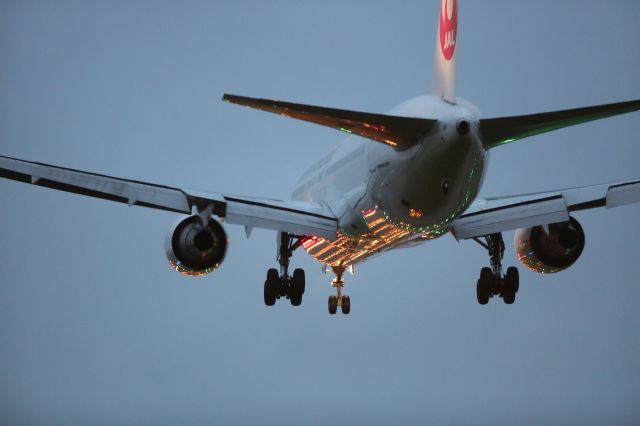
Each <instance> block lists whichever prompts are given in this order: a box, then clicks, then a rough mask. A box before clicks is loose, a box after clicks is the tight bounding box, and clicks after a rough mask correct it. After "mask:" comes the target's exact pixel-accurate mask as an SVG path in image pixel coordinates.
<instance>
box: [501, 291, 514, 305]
mask: <svg viewBox="0 0 640 426" xmlns="http://www.w3.org/2000/svg"><path fill="white" fill-rule="evenodd" d="M502 300H504V303H506V304H507V305H511V304H513V302H515V301H516V294H515V293H513V292H511V291H506V292H504V293H502Z"/></svg>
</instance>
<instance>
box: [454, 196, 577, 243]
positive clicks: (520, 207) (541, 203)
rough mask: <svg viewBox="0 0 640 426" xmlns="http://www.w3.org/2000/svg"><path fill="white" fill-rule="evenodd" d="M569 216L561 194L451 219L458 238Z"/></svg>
mask: <svg viewBox="0 0 640 426" xmlns="http://www.w3.org/2000/svg"><path fill="white" fill-rule="evenodd" d="M567 220H569V212H568V211H567V206H566V205H565V203H564V200H563V198H562V196H559V195H558V196H556V197H549V198H546V199H542V200H535V201H533V202H522V203H516V204H509V205H506V206H501V207H495V208H491V209H487V210H481V211H478V212H475V213H470V214H467V215H463V216H462V217H460V218H459V219H457V220H455V221H454V223H453V228H454V230H455V231H454V234H455V236H456V238H457V239H467V238H473V237H479V236H484V235H490V234H495V233H498V232H503V231H506V230H509V229H518V228H527V227H529V226H536V225H546V224H549V223H556V222H565V221H567Z"/></svg>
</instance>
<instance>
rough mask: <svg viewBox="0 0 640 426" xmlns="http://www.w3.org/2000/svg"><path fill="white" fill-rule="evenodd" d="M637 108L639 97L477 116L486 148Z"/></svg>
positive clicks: (638, 108) (639, 102)
mask: <svg viewBox="0 0 640 426" xmlns="http://www.w3.org/2000/svg"><path fill="white" fill-rule="evenodd" d="M637 110H640V100H633V101H629V102H619V103H614V104H607V105H598V106H591V107H586V108H576V109H568V110H563V111H554V112H543V113H540V114H531V115H519V116H514V117H500V118H488V119H483V120H480V128H481V131H482V143H483V144H484V146H485V148H487V149H488V148H494V147H496V146H499V145H504V144H507V143H510V142H513V141H516V140H518V139H523V138H527V137H529V136H534V135H538V134H541V133H546V132H551V131H553V130H558V129H561V128H563V127H569V126H574V125H576V124H581V123H586V122H589V121H594V120H599V119H602V118H607V117H611V116H614V115H619V114H625V113H628V112H632V111H637Z"/></svg>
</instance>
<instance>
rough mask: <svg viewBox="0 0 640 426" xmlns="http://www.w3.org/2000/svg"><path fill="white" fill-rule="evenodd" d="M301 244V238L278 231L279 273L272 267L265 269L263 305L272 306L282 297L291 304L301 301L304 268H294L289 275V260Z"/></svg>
mask: <svg viewBox="0 0 640 426" xmlns="http://www.w3.org/2000/svg"><path fill="white" fill-rule="evenodd" d="M301 245H302V238H300V237H298V236H295V235H293V234H289V233H286V232H282V233H280V250H279V253H278V263H280V273H278V270H277V269H273V268H272V269H269V270H268V271H267V280H266V281H265V282H264V303H265V305H267V306H273V305H274V304H275V303H276V299H280V298H282V297H284V298H287V299H289V301H290V302H291V304H292V305H293V306H299V305H300V304H301V303H302V295H303V294H304V286H305V277H304V270H302V269H294V271H293V275H289V260H290V259H291V256H292V255H293V252H294V251H295V249H297V248H298V247H300V246H301Z"/></svg>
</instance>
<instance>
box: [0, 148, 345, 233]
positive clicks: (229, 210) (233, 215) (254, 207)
mask: <svg viewBox="0 0 640 426" xmlns="http://www.w3.org/2000/svg"><path fill="white" fill-rule="evenodd" d="M0 177H3V178H6V179H11V180H16V181H20V182H25V183H31V184H33V185H38V186H43V187H47V188H52V189H58V190H61V191H66V192H72V193H75V194H81V195H88V196H91V197H97V198H102V199H105V200H110V201H117V202H120V203H125V204H128V205H129V206H133V205H136V206H141V207H149V208H153V209H158V210H167V211H172V212H176V213H184V214H190V213H192V212H193V211H194V208H197V209H198V210H199V211H203V210H205V209H207V208H211V209H212V214H214V215H216V216H219V217H221V218H224V219H225V221H226V222H227V223H231V224H235V225H242V226H245V227H246V229H247V234H248V232H249V231H250V230H251V229H252V228H254V227H255V228H264V229H272V230H276V231H281V232H290V233H293V234H297V235H310V236H320V237H323V238H325V239H328V240H334V239H335V238H336V233H337V229H338V225H337V218H336V217H335V215H334V214H333V212H332V211H331V209H330V208H329V207H328V206H326V205H323V204H318V203H307V202H299V201H282V200H270V199H260V198H251V197H241V196H235V195H227V194H220V193H203V192H198V191H190V190H184V189H179V188H173V187H169V186H164V185H156V184H153V183H148V182H140V181H135V180H129V179H122V178H117V177H112V176H106V175H101V174H97V173H90V172H83V171H80V170H74V169H69V168H65V167H58V166H52V165H50V164H43V163H36V162H32V161H25V160H19V159H16V158H10V157H5V156H0Z"/></svg>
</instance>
